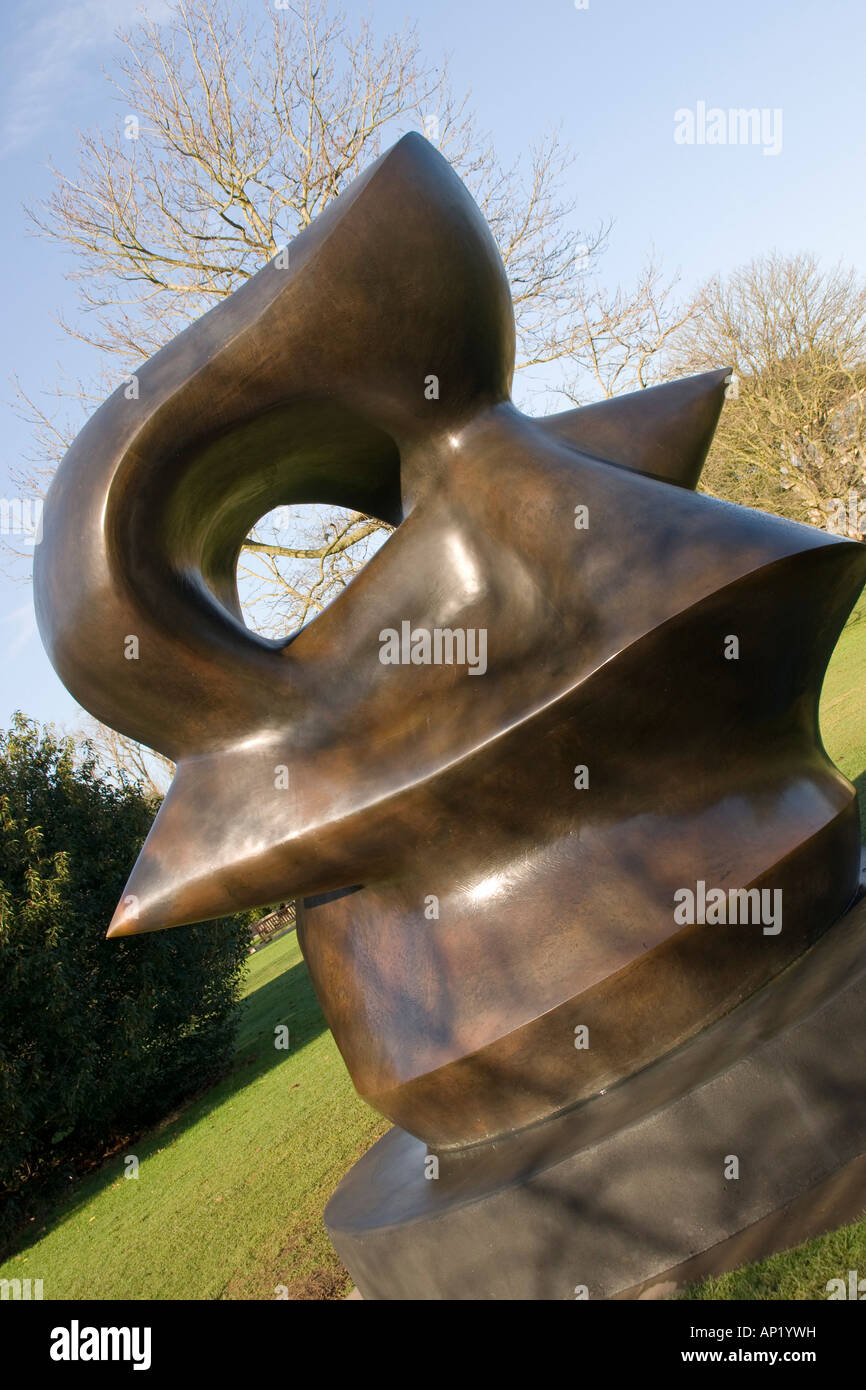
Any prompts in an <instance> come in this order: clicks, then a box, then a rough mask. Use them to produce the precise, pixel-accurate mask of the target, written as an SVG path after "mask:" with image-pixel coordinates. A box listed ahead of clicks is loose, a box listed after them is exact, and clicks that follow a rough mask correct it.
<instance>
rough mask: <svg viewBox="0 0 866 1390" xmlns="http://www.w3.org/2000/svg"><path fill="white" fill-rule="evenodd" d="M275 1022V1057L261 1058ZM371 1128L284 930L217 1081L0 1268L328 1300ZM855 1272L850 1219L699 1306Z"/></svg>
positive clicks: (109, 1287)
mask: <svg viewBox="0 0 866 1390" xmlns="http://www.w3.org/2000/svg"><path fill="white" fill-rule="evenodd" d="M864 697H866V599H864V600H862V601H861V602H860V604H859V606H858V608H857V609H856V610H855V613H854V614H853V615H852V618H851V620H850V621H849V623H848V625H847V626H846V628H845V631H844V632H843V634H842V638H841V640H840V642H839V646H838V648H837V651H836V653H835V655H834V657H833V662H832V664H831V667H830V671H829V673H828V676H827V681H826V684H825V687H824V693H823V698H822V718H821V723H822V729H823V733H824V739H825V743H826V746H827V750H828V752H829V753H830V756H831V757H832V758H833V759H834V761H835V762H836V763H837V764H838V765H839V767H840V768H841V769H842V771H843V772H845V774H846V775H847V776H848V777H850V778H851V780H852V781H854V782H856V783H857V785H858V788H859V789H860V791H861V815H862V813H863V802H864V801H866V709H864V704H866V699H864ZM278 1024H287V1025H288V1027H289V1030H290V1042H291V1046H290V1049H289V1051H288V1052H285V1051H278V1050H276V1049H275V1047H274V1029H275V1027H276V1026H277V1025H278ZM386 1128H387V1126H386V1123H385V1122H384V1121H383V1120H381V1119H380V1118H379V1117H378V1116H377V1115H375V1114H374V1113H373V1111H372V1110H370V1109H369V1108H368V1107H367V1106H366V1105H365V1104H364V1103H363V1102H362V1101H360V1100H359V1099H358V1097H357V1096H356V1095H355V1093H354V1091H353V1089H352V1085H351V1083H350V1081H349V1078H348V1075H347V1073H346V1069H345V1067H344V1066H343V1063H342V1060H341V1058H340V1055H339V1053H338V1052H337V1049H336V1047H335V1046H334V1043H333V1040H332V1039H331V1036H330V1034H329V1033H328V1032H327V1030H326V1028H325V1025H324V1021H323V1019H322V1016H321V1013H320V1011H319V1007H318V1004H317V1002H316V999H315V996H314V994H313V991H312V988H311V985H310V981H309V977H308V975H307V972H306V969H305V967H304V964H303V962H302V961H301V958H300V952H299V950H298V944H297V937H296V936H295V934H294V933H291V934H290V935H288V936H284V937H282V938H281V939H280V940H278V941H275V942H273V943H272V944H271V945H269V946H265V947H264V948H262V949H261V950H260V951H258V952H257V953H256V955H255V956H253V957H251V959H250V966H249V976H248V980H247V998H246V1002H245V1005H244V1015H243V1022H242V1026H241V1030H240V1035H239V1038H238V1050H237V1056H236V1060H235V1065H234V1067H233V1069H232V1072H231V1074H230V1075H229V1076H228V1077H227V1078H226V1079H225V1080H224V1081H223V1082H222V1083H221V1084H219V1085H217V1086H215V1087H214V1088H213V1089H212V1090H210V1091H208V1092H207V1093H206V1094H205V1095H204V1096H202V1097H201V1098H200V1099H198V1100H196V1101H195V1102H194V1103H192V1104H191V1105H190V1106H188V1107H187V1108H186V1109H184V1110H183V1111H182V1113H180V1114H178V1115H176V1116H174V1117H173V1118H171V1119H170V1120H168V1121H167V1122H166V1123H165V1124H164V1125H162V1126H161V1127H160V1128H159V1129H158V1130H156V1131H154V1132H153V1133H151V1134H149V1135H148V1136H147V1137H146V1139H143V1140H141V1141H139V1142H138V1143H136V1144H133V1145H131V1146H130V1149H129V1151H130V1152H132V1153H135V1154H136V1155H137V1156H138V1158H139V1160H140V1168H139V1177H138V1178H137V1179H130V1178H125V1177H124V1162H123V1159H124V1156H125V1155H124V1154H123V1153H121V1154H118V1156H117V1158H116V1160H114V1161H112V1162H110V1163H108V1164H107V1165H106V1166H105V1167H104V1168H103V1169H102V1170H101V1171H100V1172H99V1173H97V1174H95V1175H93V1176H92V1177H89V1178H87V1179H85V1180H83V1181H81V1182H80V1183H77V1184H76V1185H74V1187H73V1190H72V1191H71V1192H70V1195H69V1197H68V1198H67V1199H66V1201H65V1202H63V1203H62V1204H61V1205H60V1206H59V1207H58V1208H57V1209H56V1210H55V1212H54V1214H53V1217H52V1219H51V1220H50V1221H49V1222H47V1223H46V1224H44V1225H42V1226H41V1227H40V1226H39V1223H34V1227H33V1232H34V1234H33V1239H32V1241H31V1243H30V1244H29V1245H28V1246H27V1247H26V1248H22V1250H21V1252H20V1254H18V1255H16V1256H13V1257H12V1258H11V1259H9V1260H7V1261H6V1263H5V1264H4V1265H3V1266H2V1267H0V1277H5V1278H13V1277H15V1276H18V1277H20V1278H27V1277H28V1276H29V1277H30V1278H31V1279H42V1280H43V1283H44V1293H45V1297H46V1298H107V1299H111V1298H142V1299H147V1298H154V1299H161V1298H170V1299H186V1298H274V1297H276V1296H277V1292H276V1291H277V1289H278V1287H279V1286H282V1287H283V1288H285V1289H287V1290H288V1296H289V1297H290V1298H308V1297H316V1298H338V1297H341V1296H342V1295H343V1294H345V1293H346V1292H347V1291H348V1288H349V1281H348V1279H347V1277H346V1274H345V1271H344V1270H343V1269H342V1267H341V1265H340V1264H339V1262H338V1260H337V1258H336V1256H335V1255H334V1252H333V1250H332V1249H331V1246H330V1243H329V1241H328V1239H327V1236H326V1235H325V1232H324V1228H323V1226H322V1210H323V1208H324V1205H325V1202H326V1201H327V1199H328V1197H329V1196H330V1194H331V1192H332V1191H333V1189H334V1187H335V1186H336V1184H337V1182H338V1181H339V1179H340V1177H341V1176H342V1175H343V1173H345V1172H346V1170H347V1169H348V1168H349V1167H350V1166H351V1164H352V1163H353V1162H354V1160H355V1159H356V1158H357V1157H358V1155H359V1154H361V1153H362V1152H363V1151H364V1150H365V1149H366V1148H368V1147H369V1145H370V1144H371V1143H372V1142H373V1140H374V1139H376V1138H377V1137H378V1136H379V1135H380V1134H382V1133H384V1131H385V1129H386ZM848 1269H859V1270H860V1271H862V1272H863V1273H864V1274H866V1220H864V1221H861V1222H858V1223H856V1224H855V1225H853V1226H850V1227H847V1228H846V1229H845V1230H842V1231H836V1232H833V1233H831V1234H829V1235H827V1236H824V1237H821V1238H820V1239H818V1240H813V1241H810V1242H809V1243H808V1244H807V1245H804V1246H802V1247H801V1248H800V1249H798V1250H795V1251H791V1252H787V1253H785V1254H782V1255H776V1256H774V1257H773V1258H772V1259H769V1260H765V1261H762V1262H761V1263H760V1264H756V1265H752V1266H750V1267H749V1268H747V1269H744V1270H740V1271H738V1272H737V1273H734V1274H730V1275H726V1276H724V1277H723V1278H720V1279H713V1280H709V1281H708V1282H707V1283H705V1284H703V1285H701V1286H699V1287H697V1288H696V1289H693V1290H691V1291H690V1292H689V1294H688V1296H689V1297H691V1298H700V1299H736V1298H742V1299H775V1298H823V1297H826V1293H825V1286H826V1283H827V1280H828V1279H832V1278H836V1277H838V1276H839V1275H840V1274H842V1275H843V1276H844V1273H845V1271H846V1270H848Z"/></svg>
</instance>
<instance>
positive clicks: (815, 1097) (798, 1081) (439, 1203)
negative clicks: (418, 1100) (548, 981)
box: [325, 899, 866, 1299]
mask: <svg viewBox="0 0 866 1390" xmlns="http://www.w3.org/2000/svg"><path fill="white" fill-rule="evenodd" d="M864 1053H866V899H861V900H860V901H859V902H858V903H857V904H856V905H855V906H854V907H853V908H852V909H851V910H850V911H849V912H848V913H847V914H846V915H845V917H844V918H843V919H842V920H841V921H840V922H839V923H838V924H837V925H836V926H835V927H833V928H832V929H831V930H830V932H829V933H827V935H826V936H824V937H823V938H822V940H821V941H819V942H818V943H817V945H816V946H814V947H813V948H812V949H811V950H810V951H808V952H807V953H806V954H805V955H804V956H803V957H801V958H800V959H799V960H798V961H797V962H796V963H795V964H794V965H792V966H791V967H790V968H789V969H788V970H786V971H785V972H783V974H782V975H780V976H778V977H777V978H776V979H775V980H774V981H773V982H772V983H771V984H770V985H769V986H768V987H766V988H765V989H764V990H762V991H761V992H760V993H759V994H758V995H755V996H753V997H752V998H751V999H749V1000H747V1001H746V1002H745V1003H744V1004H742V1005H740V1007H739V1008H737V1009H735V1010H734V1011H733V1012H732V1013H731V1014H729V1015H728V1016H727V1017H726V1018H724V1019H722V1020H720V1021H719V1022H718V1023H717V1024H715V1025H714V1026H713V1027H712V1028H709V1029H707V1030H706V1031H705V1032H704V1033H703V1034H701V1035H700V1036H699V1037H698V1038H696V1039H694V1040H693V1041H691V1042H690V1043H688V1044H686V1045H685V1046H683V1047H681V1048H679V1049H678V1050H677V1051H676V1052H675V1053H673V1054H671V1055H669V1056H668V1057H666V1058H664V1059H663V1060H662V1061H660V1062H658V1063H656V1064H655V1065H653V1066H651V1067H647V1068H646V1069H645V1070H644V1071H642V1072H641V1073H639V1074H638V1075H637V1076H635V1077H632V1078H631V1079H630V1080H629V1081H627V1082H625V1083H623V1084H622V1085H620V1086H618V1087H615V1088H612V1089H611V1090H610V1091H609V1092H608V1093H606V1094H601V1095H598V1096H596V1097H594V1098H593V1099H592V1100H590V1101H588V1102H586V1103H584V1104H583V1105H580V1106H577V1107H575V1108H574V1109H572V1110H570V1111H568V1112H566V1113H564V1114H561V1115H559V1116H557V1117H555V1118H553V1119H551V1120H549V1121H547V1122H546V1123H544V1124H541V1125H537V1126H535V1127H533V1128H532V1129H528V1130H523V1131H521V1132H519V1133H514V1134H511V1135H508V1136H506V1137H504V1138H502V1139H498V1140H495V1141H493V1142H491V1143H488V1144H482V1145H477V1146H474V1147H472V1148H469V1149H463V1150H451V1151H447V1152H444V1153H442V1154H440V1155H439V1156H438V1164H439V1170H438V1171H439V1176H438V1178H435V1179H434V1178H428V1177H427V1176H425V1173H426V1172H427V1171H429V1170H430V1167H431V1164H430V1161H429V1156H428V1153H427V1149H426V1146H425V1145H424V1144H423V1143H422V1142H421V1141H420V1140H418V1139H415V1138H413V1137H412V1136H411V1135H409V1134H407V1133H405V1132H404V1131H403V1130H400V1129H394V1130H392V1131H391V1132H390V1133H389V1134H387V1135H386V1136H385V1137H384V1139H381V1140H380V1141H379V1142H378V1143H377V1144H376V1145H374V1147H373V1148H372V1149H371V1150H370V1151H369V1153H367V1154H365V1156H364V1157H363V1158H362V1159H361V1160H360V1161H359V1162H358V1163H357V1164H356V1165H355V1167H354V1168H353V1169H352V1170H351V1172H350V1173H348V1174H347V1176H346V1177H345V1178H344V1179H343V1181H342V1182H341V1183H340V1186H339V1187H338V1188H337V1190H336V1192H335V1193H334V1196H333V1197H332V1199H331V1201H330V1203H329V1204H328V1207H327V1209H326V1211H325V1224H326V1226H327V1229H328V1232H329V1234H330V1237H331V1239H332V1241H333V1243H334V1246H335V1248H336V1250H337V1253H338V1254H339V1255H340V1257H341V1259H342V1260H343V1261H344V1263H345V1264H346V1266H347V1267H348V1269H349V1272H350V1273H351V1275H352V1277H353V1279H354V1281H355V1283H356V1285H357V1287H358V1289H359V1290H360V1292H361V1294H362V1295H363V1297H364V1298H365V1299H494V1298H501V1299H573V1298H575V1297H576V1296H578V1295H579V1291H580V1289H581V1287H582V1286H585V1288H586V1290H587V1292H588V1295H589V1297H590V1298H639V1297H642V1296H647V1297H652V1296H654V1293H657V1292H666V1291H668V1290H672V1288H673V1287H675V1286H676V1285H678V1284H682V1283H684V1282H686V1281H688V1280H690V1279H694V1278H699V1277H702V1276H704V1275H707V1274H713V1273H721V1272H723V1271H725V1270H728V1269H732V1268H735V1267H737V1266H738V1265H740V1264H742V1263H744V1262H745V1261H748V1260H753V1259H757V1258H760V1257H762V1256H764V1255H767V1254H770V1253H772V1252H774V1251H776V1250H781V1249H785V1248H787V1247H789V1246H791V1245H794V1244H797V1243H798V1242H799V1241H801V1240H804V1239H807V1238H808V1237H809V1236H811V1235H814V1234H817V1233H819V1232H820V1231H823V1230H827V1229H829V1228H831V1227H832V1226H834V1225H839V1224H841V1223H842V1222H844V1221H846V1220H849V1219H852V1218H853V1217H855V1216H857V1215H858V1214H859V1213H860V1212H861V1211H862V1210H863V1209H864V1207H866V1105H864V1103H863V1102H864V1091H866V1083H864V1079H863V1056H864ZM710 1059H711V1060H712V1065H709V1066H708V1063H709V1062H710ZM708 1075H710V1077H711V1079H709V1080H707V1079H706V1078H707V1076H708ZM734 1160H736V1164H735V1163H734ZM734 1171H738V1174H739V1176H738V1177H733V1176H732V1174H733V1172H734ZM841 1273H842V1275H843V1276H844V1271H842V1272H841ZM814 1296H815V1297H823V1296H825V1294H824V1290H823V1289H820V1290H819V1289H816V1290H815V1294H814Z"/></svg>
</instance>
